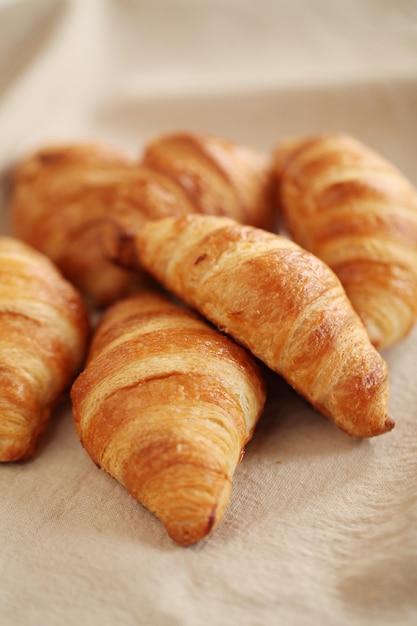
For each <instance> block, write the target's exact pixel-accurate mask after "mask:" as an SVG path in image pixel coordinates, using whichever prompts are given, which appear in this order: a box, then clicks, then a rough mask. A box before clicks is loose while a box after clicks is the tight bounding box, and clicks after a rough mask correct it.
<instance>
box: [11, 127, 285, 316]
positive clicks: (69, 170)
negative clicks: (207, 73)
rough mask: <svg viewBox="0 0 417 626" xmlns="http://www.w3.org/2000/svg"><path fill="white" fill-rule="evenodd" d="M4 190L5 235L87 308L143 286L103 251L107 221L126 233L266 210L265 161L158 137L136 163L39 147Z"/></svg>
mask: <svg viewBox="0 0 417 626" xmlns="http://www.w3.org/2000/svg"><path fill="white" fill-rule="evenodd" d="M11 189H12V192H11V199H10V206H9V215H10V223H11V231H12V233H13V234H14V235H16V236H18V237H19V238H21V239H23V240H25V241H26V242H27V243H30V244H31V245H32V246H34V247H36V248H37V249H38V250H40V251H41V252H43V253H44V254H46V255H47V256H49V257H50V258H51V259H52V260H53V261H54V263H55V264H56V265H57V266H58V267H59V269H60V270H61V271H62V272H63V274H64V275H65V276H66V277H67V278H68V279H70V280H71V282H73V283H74V285H76V286H77V287H78V288H79V289H80V290H81V291H82V292H83V294H84V295H85V297H86V298H87V299H88V301H89V303H90V304H91V305H92V306H95V307H104V306H107V305H109V304H111V303H112V302H114V301H115V300H117V299H118V298H121V297H124V296H126V295H128V294H129V293H132V292H135V291H137V290H138V289H143V288H147V287H149V286H150V285H152V281H151V280H150V277H149V274H148V273H146V272H144V271H142V272H138V271H137V272H136V273H134V274H133V273H132V272H130V271H129V270H127V269H126V268H125V267H122V265H123V263H125V261H124V254H125V253H126V248H125V247H123V246H122V247H121V248H120V249H114V248H113V247H112V246H111V243H112V242H110V245H109V241H108V240H107V238H106V227H105V222H106V219H107V218H110V219H112V220H114V221H115V222H116V223H122V224H123V229H124V230H125V229H131V230H133V231H134V230H137V229H138V228H140V226H141V224H142V223H143V221H145V220H148V219H156V218H161V217H165V216H167V215H184V214H188V213H194V212H200V211H201V212H206V213H215V214H217V213H221V214H223V213H224V214H226V215H231V216H233V217H235V218H236V219H238V220H239V221H248V222H249V223H252V222H253V223H256V224H259V225H266V224H267V223H269V222H270V221H271V220H272V219H273V213H274V208H273V196H272V171H271V160H270V158H269V157H266V156H265V155H263V154H261V153H259V152H257V151H255V150H252V149H249V148H246V147H243V146H239V145H236V144H232V143H231V142H225V141H223V140H220V139H216V138H209V137H200V136H197V135H175V136H166V137H163V138H160V139H159V140H156V141H155V142H153V143H151V144H149V146H148V147H147V149H146V151H145V154H144V155H143V158H142V160H141V162H139V161H138V162H136V161H133V160H130V159H128V158H127V157H125V156H124V155H122V154H120V153H119V152H117V151H115V150H112V149H109V148H107V147H103V146H101V145H95V144H73V145H61V146H50V147H45V148H42V149H40V150H38V151H36V152H35V153H33V154H31V155H29V156H28V157H27V158H25V159H23V160H22V161H21V162H20V163H19V164H18V165H17V166H16V168H15V170H14V173H13V176H12V185H11ZM114 261H117V264H116V263H114ZM125 264H126V263H125Z"/></svg>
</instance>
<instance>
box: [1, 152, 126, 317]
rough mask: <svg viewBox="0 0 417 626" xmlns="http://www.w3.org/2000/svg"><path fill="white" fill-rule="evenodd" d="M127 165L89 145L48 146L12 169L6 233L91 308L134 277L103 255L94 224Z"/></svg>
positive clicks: (116, 155) (113, 295)
mask: <svg viewBox="0 0 417 626" xmlns="http://www.w3.org/2000/svg"><path fill="white" fill-rule="evenodd" d="M131 171H132V165H131V164H130V162H129V161H128V160H127V159H126V158H125V157H124V156H123V155H121V154H119V153H117V152H115V151H112V150H110V149H108V148H105V147H101V146H95V145H93V144H74V145H62V146H50V147H45V148H43V149H40V150H38V151H36V152H34V153H33V154H30V155H29V156H28V157H26V158H24V159H22V161H21V162H20V163H18V164H17V166H16V167H15V168H14V171H13V174H12V180H11V197H10V204H9V208H8V212H9V219H10V230H11V232H12V234H13V235H15V236H16V237H19V238H21V239H23V240H24V241H26V242H27V243H29V244H30V245H32V246H34V247H35V248H37V249H38V250H39V251H41V252H42V253H44V254H46V255H47V256H49V257H50V258H51V259H52V260H53V261H54V263H55V264H56V265H57V266H58V268H59V269H60V270H61V272H62V273H63V274H64V276H65V277H66V278H68V279H69V280H71V282H72V283H73V284H74V285H76V287H77V288H78V289H80V290H81V291H82V293H83V294H84V295H85V296H86V297H87V298H88V301H89V302H90V303H91V304H92V305H93V306H105V305H107V304H109V303H110V302H112V301H113V300H114V299H116V298H118V297H122V296H123V295H126V294H127V293H130V292H132V291H134V290H135V288H136V282H137V281H138V277H137V275H136V276H135V275H134V274H132V273H131V272H128V271H127V270H125V269H123V268H121V267H117V266H116V265H114V264H113V263H111V262H110V261H109V260H108V259H107V258H106V257H105V256H104V255H103V253H102V249H101V245H100V241H99V238H98V237H97V232H96V222H97V220H98V219H99V218H101V217H102V216H103V215H104V214H106V212H107V211H108V210H109V208H110V207H111V206H112V203H113V202H114V200H115V196H116V194H117V190H118V188H119V185H120V181H122V180H124V179H125V178H129V176H131Z"/></svg>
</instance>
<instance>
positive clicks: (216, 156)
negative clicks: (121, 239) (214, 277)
mask: <svg viewBox="0 0 417 626" xmlns="http://www.w3.org/2000/svg"><path fill="white" fill-rule="evenodd" d="M143 163H144V164H145V165H146V166H147V167H149V168H152V169H153V170H155V171H158V172H161V173H163V174H164V175H166V176H167V177H169V178H170V179H171V180H173V181H176V182H177V183H179V184H180V185H181V187H182V188H183V189H184V190H185V192H186V193H187V194H188V196H189V198H190V201H191V202H192V204H193V205H194V207H195V209H194V212H195V213H204V214H207V215H226V216H227V217H231V218H233V219H235V220H236V221H237V222H240V223H242V224H251V225H253V226H258V227H261V228H266V229H271V228H272V227H273V224H274V208H273V195H272V191H273V189H272V161H271V158H270V155H269V154H266V153H264V152H262V151H260V150H257V149H255V148H252V147H249V146H246V145H243V144H240V143H236V142H233V141H230V140H226V139H223V138H220V137H215V136H212V135H204V134H197V133H185V132H182V133H181V132H179V133H171V134H166V135H161V136H159V137H156V138H155V139H154V140H153V141H151V142H149V143H148V144H147V146H146V147H145V152H144V156H143Z"/></svg>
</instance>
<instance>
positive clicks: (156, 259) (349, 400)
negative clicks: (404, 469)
mask: <svg viewBox="0 0 417 626" xmlns="http://www.w3.org/2000/svg"><path fill="white" fill-rule="evenodd" d="M133 243H134V247H135V249H136V252H137V255H138V261H139V262H140V263H141V264H142V265H143V266H144V267H145V268H146V269H147V270H148V271H149V272H151V273H152V274H153V275H154V276H155V278H156V279H157V280H158V281H160V282H161V283H162V284H163V285H164V286H165V287H166V288H167V289H168V290H170V291H171V292H172V293H173V294H175V295H176V296H178V297H179V298H181V299H182V300H183V301H184V302H186V303H187V304H188V305H189V306H191V307H194V308H195V309H197V310H198V311H199V312H200V313H201V314H202V315H203V316H205V317H206V318H207V319H208V320H210V321H211V322H212V323H213V324H215V325H216V326H217V327H218V328H219V329H221V330H222V331H225V332H226V333H228V334H229V335H231V336H232V337H233V338H234V339H235V340H236V341H238V342H239V343H241V344H243V345H244V346H245V347H246V348H248V349H249V350H250V351H251V352H252V353H253V354H254V355H255V356H256V357H258V358H259V359H260V360H261V361H263V362H264V363H265V364H266V365H267V366H268V367H269V368H271V369H272V370H274V371H275V372H278V373H279V374H281V375H282V376H283V377H284V378H285V379H286V380H287V382H289V383H290V385H292V387H294V389H296V391H298V392H299V393H300V394H302V395H303V396H304V397H305V398H306V399H307V400H308V401H309V402H310V403H311V404H312V405H313V406H314V407H316V409H318V410H319V411H321V412H322V413H323V414H324V415H326V416H328V417H330V418H332V419H333V420H334V422H335V423H336V424H337V426H339V427H340V428H341V429H342V430H344V431H345V432H347V433H348V434H349V435H352V436H355V437H371V436H374V435H378V434H381V433H384V432H386V431H388V430H390V429H391V428H392V427H393V425H394V422H393V421H392V419H391V418H390V417H389V416H388V408H387V407H388V373H387V366H386V363H385V361H384V359H383V358H382V356H381V355H380V354H379V353H378V352H377V351H376V349H375V348H374V347H373V346H372V345H371V343H370V341H369V338H368V335H367V333H366V331H365V328H364V326H363V324H362V323H361V321H360V319H359V317H358V316H357V314H356V313H355V311H354V310H353V308H352V305H351V303H350V301H349V300H348V298H347V296H346V293H345V291H344V290H343V288H342V285H341V284H340V281H339V280H338V278H337V277H336V275H335V274H334V273H333V272H332V270H331V269H330V268H329V267H328V266H327V265H326V264H325V263H324V262H323V261H321V260H320V259H318V258H317V257H315V256H314V255H312V254H311V253H310V252H307V251H306V250H304V249H302V248H301V247H299V246H298V245H297V244H296V243H294V242H292V241H290V240H289V239H287V238H285V237H283V236H280V235H276V234H273V233H269V232H267V231H264V230H263V229H257V228H254V227H250V226H243V225H241V224H237V223H236V222H235V221H234V220H231V219H228V218H224V217H223V218H222V217H213V216H205V215H188V216H185V217H181V218H165V219H161V220H156V221H153V222H148V223H147V224H145V225H144V226H143V228H142V229H141V230H140V232H138V233H137V234H136V237H135V239H134V242H133Z"/></svg>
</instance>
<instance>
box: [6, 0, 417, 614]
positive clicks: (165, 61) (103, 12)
mask: <svg viewBox="0 0 417 626" xmlns="http://www.w3.org/2000/svg"><path fill="white" fill-rule="evenodd" d="M416 111H417V5H416V2H414V0H408V1H407V0H398V1H397V2H395V3H394V2H389V1H388V0H385V1H383V0H370V1H368V2H366V3H365V2H361V1H360V0H352V1H351V2H345V1H344V0H336V1H331V0H316V1H315V2H308V1H307V0H295V1H294V0H280V1H274V0H257V2H252V1H251V0H206V1H205V0H171V1H169V0H152V2H145V1H144V0H143V1H142V0H137V1H134V0H103V1H101V0H89V1H88V2H87V1H85V0H84V1H83V0H73V1H70V0H67V1H65V0H32V1H31V0H20V1H17V2H12V1H11V0H9V1H8V2H6V1H4V0H3V1H1V0H0V138H1V141H0V170H1V173H2V185H1V193H2V199H1V202H2V203H3V204H2V209H1V213H2V222H3V226H2V232H4V230H5V228H6V222H7V220H6V213H5V209H4V206H3V205H4V196H5V192H6V176H5V174H6V173H7V170H8V168H9V167H10V165H11V164H12V163H13V162H14V161H15V160H16V159H17V158H19V156H21V155H22V154H24V153H25V152H26V151H28V150H30V149H32V148H34V147H37V146H39V145H43V144H44V143H47V142H50V141H58V140H60V141H62V140H65V141H67V140H70V139H71V140H77V139H85V138H89V139H100V140H106V141H108V142H110V143H112V144H115V145H116V146H119V147H121V148H122V149H125V150H126V151H127V152H128V153H131V154H137V153H139V151H140V149H141V146H142V145H143V142H144V141H145V140H146V139H148V138H150V137H152V136H153V135H156V134H159V133H162V132H165V131H169V130H174V129H175V130H177V129H185V130H195V131H204V132H213V133H215V134H220V135H223V136H225V137H228V138H230V139H236V140H238V141H242V142H247V143H249V144H252V145H254V146H259V147H263V148H265V149H269V148H271V147H272V146H274V145H275V143H276V142H277V141H279V140H280V139H281V138H282V137H284V136H286V135H289V134H294V133H298V134H300V133H307V132H313V131H318V130H328V129H337V130H345V131H348V132H351V133H354V134H355V135H357V136H358V138H359V139H361V140H362V141H364V142H366V143H369V144H370V145H372V146H373V147H375V148H377V149H379V150H381V151H382V152H383V153H384V154H385V155H386V156H387V157H388V158H390V159H391V160H392V161H394V162H395V163H396V164H397V165H398V166H399V167H401V168H402V169H403V171H404V172H405V173H406V174H407V175H408V176H409V177H410V178H412V180H413V181H414V182H415V183H417V147H416V146H417V144H416V131H417V114H416ZM385 356H386V358H387V361H388V364H389V368H390V377H391V402H390V404H391V413H392V415H393V416H394V417H395V419H396V421H397V426H396V428H395V429H394V431H392V432H391V433H389V434H387V435H384V436H382V437H380V438H377V439H375V440H372V441H364V442H358V441H355V440H351V439H349V438H348V437H347V436H345V435H343V433H341V432H339V431H338V430H337V429H336V428H335V427H334V426H333V425H332V423H330V422H329V421H327V420H326V419H325V418H323V417H321V416H320V415H318V414H315V413H314V412H313V411H312V410H311V409H310V408H309V407H308V406H307V405H306V404H305V403H304V402H303V401H302V400H301V399H300V398H297V397H296V396H295V394H294V393H293V392H292V391H291V390H290V389H289V388H288V387H287V386H286V385H285V384H284V383H282V382H281V381H279V380H278V379H276V389H275V391H274V393H273V395H272V396H271V398H270V401H269V404H268V408H267V410H266V412H265V415H264V416H263V418H262V420H261V422H260V424H259V426H258V429H257V431H256V433H255V436H254V439H253V440H252V442H251V443H250V444H249V446H248V448H247V452H246V455H245V457H244V459H243V461H242V463H241V465H240V466H239V468H238V471H237V474H236V479H235V483H234V490H233V494H232V499H231V502H230V505H229V508H228V510H227V513H226V517H225V519H224V521H223V523H222V524H221V526H220V527H219V528H218V529H217V531H216V533H215V534H214V535H213V536H212V537H211V538H210V539H208V540H206V541H204V542H202V543H201V544H198V545H196V546H194V547H191V548H187V549H184V548H180V547H177V546H176V545H175V544H173V542H172V541H171V540H170V539H169V538H168V537H167V535H166V533H165V531H164V529H163V527H162V525H161V524H160V523H159V522H158V521H157V520H156V519H155V518H154V517H153V516H152V515H151V514H150V513H149V512H148V511H147V510H146V509H144V508H143V507H141V506H140V505H139V504H137V503H136V502H134V501H133V500H132V499H131V498H130V496H129V495H128V494H127V493H126V492H125V491H124V490H123V488H122V487H121V486H119V485H118V484H117V483H116V482H115V481H114V480H112V479H111V478H110V477H108V476H107V475H105V474H104V473H103V472H101V471H99V470H98V469H96V467H95V466H94V465H93V463H92V462H91V461H90V460H89V458H88V457H87V455H86V453H85V452H84V450H83V449H82V447H81V445H80V444H79V442H78V441H77V439H76V436H75V432H74V429H73V425H72V421H71V413H70V408H69V406H64V407H63V408H62V409H61V410H59V411H57V413H56V416H55V418H54V420H53V422H52V423H51V425H50V428H49V429H48V431H47V433H46V435H45V437H44V439H43V441H42V445H41V447H40V449H39V452H38V454H37V455H36V457H35V458H34V459H33V460H32V461H30V462H28V463H25V464H16V465H3V466H1V467H0V502H1V507H0V537H1V546H2V548H1V551H0V623H1V624H10V625H16V626H26V625H27V624H31V626H38V625H41V624H56V625H71V626H72V625H74V626H75V625H77V626H78V624H84V625H85V626H90V625H92V626H93V625H96V624H101V625H102V626H107V625H113V624H120V625H124V626H125V625H126V626H130V625H132V626H134V625H135V626H136V625H138V624H139V625H141V624H143V625H149V626H154V625H155V626H165V625H167V626H168V625H169V626H172V625H176V624H177V625H181V626H182V625H184V626H200V625H203V624H204V625H205V624H222V625H224V626H228V625H235V624H239V625H240V626H261V625H267V626H269V625H271V626H272V625H276V624H283V625H285V626H301V625H302V626H304V625H309V626H310V625H313V626H315V625H316V624H317V625H320V626H323V625H324V626H326V625H329V626H333V625H336V624H337V625H338V626H344V625H350V624H352V625H353V624H354V625H355V626H356V625H359V626H362V625H363V626H365V625H368V624H378V625H382V626H383V625H388V624H401V625H402V626H405V625H406V626H408V625H410V626H411V624H415V623H416V619H417V595H416V591H415V590H416V588H417V366H416V362H417V329H416V330H415V331H414V333H413V334H412V335H411V336H410V337H409V338H408V339H407V340H405V341H404V342H403V343H402V344H400V345H398V346H396V347H395V348H392V349H390V350H389V351H387V352H386V353H385Z"/></svg>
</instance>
